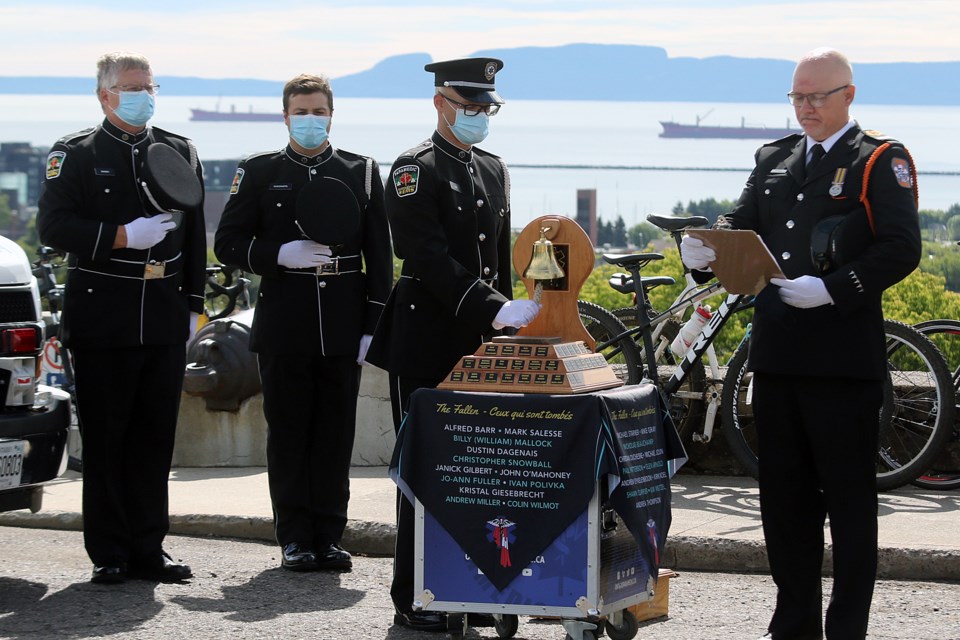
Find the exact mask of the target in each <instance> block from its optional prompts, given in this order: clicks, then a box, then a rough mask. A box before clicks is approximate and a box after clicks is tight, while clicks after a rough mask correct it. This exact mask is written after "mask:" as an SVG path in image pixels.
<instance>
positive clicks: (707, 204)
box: [673, 198, 736, 225]
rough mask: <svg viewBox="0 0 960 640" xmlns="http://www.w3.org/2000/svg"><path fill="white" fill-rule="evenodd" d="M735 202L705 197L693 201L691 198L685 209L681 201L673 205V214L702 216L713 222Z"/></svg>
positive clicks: (730, 208)
mask: <svg viewBox="0 0 960 640" xmlns="http://www.w3.org/2000/svg"><path fill="white" fill-rule="evenodd" d="M735 204H736V203H735V202H734V201H733V200H717V199H716V198H707V199H706V200H700V201H697V202H694V201H693V200H691V201H690V202H689V203H688V204H687V207H686V209H684V207H683V203H681V202H678V203H677V204H676V205H675V206H674V207H673V215H674V216H703V217H705V218H706V219H707V220H709V222H710V224H711V225H712V224H714V223H715V222H716V221H717V218H719V217H720V216H721V215H723V214H725V213H729V212H730V211H731V210H732V209H733V206H734V205H735Z"/></svg>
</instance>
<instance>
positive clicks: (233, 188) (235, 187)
mask: <svg viewBox="0 0 960 640" xmlns="http://www.w3.org/2000/svg"><path fill="white" fill-rule="evenodd" d="M243 174H244V170H243V168H242V167H237V173H236V175H234V176H233V184H231V185H230V195H233V194H235V193H236V192H237V191H240V183H241V182H243Z"/></svg>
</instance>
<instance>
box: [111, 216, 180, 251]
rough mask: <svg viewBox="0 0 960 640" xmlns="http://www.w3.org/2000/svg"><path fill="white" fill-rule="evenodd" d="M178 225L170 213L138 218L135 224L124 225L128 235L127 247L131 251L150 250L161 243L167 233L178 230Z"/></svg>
mask: <svg viewBox="0 0 960 640" xmlns="http://www.w3.org/2000/svg"><path fill="white" fill-rule="evenodd" d="M176 227H177V223H176V222H174V221H173V216H172V215H170V214H169V213H161V214H160V215H156V216H152V217H150V218H137V219H136V220H134V221H133V222H128V223H127V224H125V225H123V230H124V231H126V233H127V247H128V248H129V249H149V248H150V247H153V246H155V245H157V244H159V243H160V241H161V240H163V239H164V238H165V237H166V236H167V232H168V231H170V230H171V229H176Z"/></svg>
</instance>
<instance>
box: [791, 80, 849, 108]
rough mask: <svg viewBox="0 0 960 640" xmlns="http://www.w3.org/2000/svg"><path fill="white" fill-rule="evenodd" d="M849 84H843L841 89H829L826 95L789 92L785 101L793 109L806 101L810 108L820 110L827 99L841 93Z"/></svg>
mask: <svg viewBox="0 0 960 640" xmlns="http://www.w3.org/2000/svg"><path fill="white" fill-rule="evenodd" d="M849 86H850V85H849V84H845V85H843V86H842V87H837V88H836V89H831V90H830V91H827V92H826V93H797V92H795V91H791V92H790V93H788V94H787V99H788V100H789V101H790V104H792V105H793V106H795V107H802V106H803V101H804V100H806V101H808V102H809V103H810V106H811V107H815V108H820V107H822V106H823V105H825V104H826V103H827V98H828V97H830V96H832V95H833V94H835V93H836V92H837V91H843V90H844V89H846V88H847V87H849Z"/></svg>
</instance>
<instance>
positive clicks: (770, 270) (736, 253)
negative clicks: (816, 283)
mask: <svg viewBox="0 0 960 640" xmlns="http://www.w3.org/2000/svg"><path fill="white" fill-rule="evenodd" d="M687 233H688V234H690V235H691V236H693V237H694V238H699V239H700V240H702V241H703V244H705V245H706V246H708V247H710V248H711V249H713V250H714V251H715V252H716V254H717V259H716V260H714V261H713V262H711V263H710V268H711V269H713V273H714V275H716V276H717V280H719V281H720V284H722V285H723V288H724V289H726V290H727V292H728V293H739V294H752V295H756V294H758V293H760V291H761V290H762V289H763V288H764V287H765V286H767V283H768V282H769V281H770V278H783V277H784V275H783V272H782V271H781V270H780V265H778V264H777V259H776V258H774V257H773V254H772V253H770V250H769V249H768V248H767V245H765V244H764V243H763V240H761V239H760V236H758V235H757V234H756V232H754V231H748V230H743V229H688V230H687Z"/></svg>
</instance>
